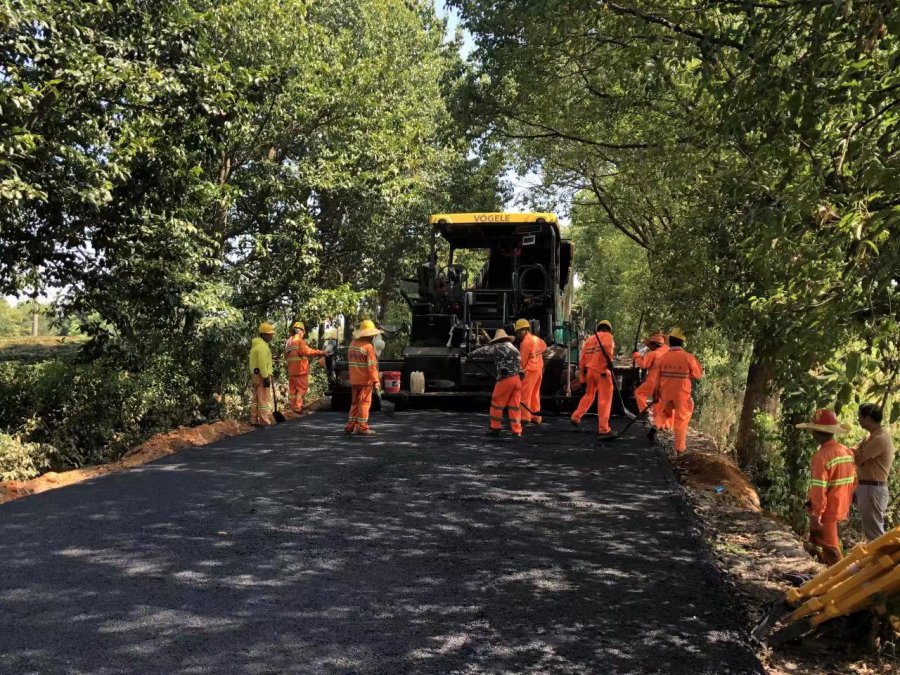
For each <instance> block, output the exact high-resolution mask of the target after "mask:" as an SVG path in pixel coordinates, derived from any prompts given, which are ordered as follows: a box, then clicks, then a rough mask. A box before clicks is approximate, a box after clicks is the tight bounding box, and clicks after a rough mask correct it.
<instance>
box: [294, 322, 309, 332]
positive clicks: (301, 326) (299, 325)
mask: <svg viewBox="0 0 900 675" xmlns="http://www.w3.org/2000/svg"><path fill="white" fill-rule="evenodd" d="M291 328H292V329H293V328H302V329H303V330H306V326H304V325H303V324H302V323H301V322H299V321H295V322H294V323H293V325H292V326H291Z"/></svg>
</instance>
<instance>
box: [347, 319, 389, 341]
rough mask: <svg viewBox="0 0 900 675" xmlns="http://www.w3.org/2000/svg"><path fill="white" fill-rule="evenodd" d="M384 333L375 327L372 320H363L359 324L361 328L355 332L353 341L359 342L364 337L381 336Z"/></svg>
mask: <svg viewBox="0 0 900 675" xmlns="http://www.w3.org/2000/svg"><path fill="white" fill-rule="evenodd" d="M383 332H384V331H383V330H381V329H380V328H376V327H375V322H374V321H372V319H363V320H362V321H361V322H360V323H359V328H357V329H356V330H355V331H353V339H354V340H358V339H359V338H362V337H372V336H373V335H381V334H382V333H383Z"/></svg>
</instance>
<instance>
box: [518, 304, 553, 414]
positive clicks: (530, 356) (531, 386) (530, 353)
mask: <svg viewBox="0 0 900 675" xmlns="http://www.w3.org/2000/svg"><path fill="white" fill-rule="evenodd" d="M516 335H518V336H519V357H520V366H521V369H522V370H523V371H525V379H524V380H522V406H521V413H520V414H521V419H522V424H540V423H541V422H542V421H543V419H542V418H541V382H542V381H543V379H544V352H545V351H547V343H546V342H544V341H543V340H542V339H541V338H539V337H538V336H537V335H535V334H534V333H532V332H531V324H530V323H528V319H519V320H518V321H516Z"/></svg>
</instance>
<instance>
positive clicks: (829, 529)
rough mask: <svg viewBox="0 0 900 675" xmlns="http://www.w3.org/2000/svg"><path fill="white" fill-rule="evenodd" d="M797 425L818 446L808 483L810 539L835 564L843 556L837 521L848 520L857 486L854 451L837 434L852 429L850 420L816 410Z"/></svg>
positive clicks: (823, 555)
mask: <svg viewBox="0 0 900 675" xmlns="http://www.w3.org/2000/svg"><path fill="white" fill-rule="evenodd" d="M797 428H798V429H807V430H809V431H811V432H812V435H813V439H814V440H815V441H816V443H818V444H819V449H818V450H816V454H815V455H813V458H812V475H811V476H810V477H811V479H812V480H811V481H810V486H809V499H808V500H807V502H806V508H807V509H808V511H809V543H810V544H812V545H813V546H814V547H815V548H816V550H817V554H818V557H819V559H820V560H821V561H822V562H823V563H825V564H826V565H833V564H834V563H836V562H837V561H838V560H840V559H841V558H843V557H844V553H843V551H842V550H841V540H840V539H838V532H837V524H838V523H839V522H840V521H842V520H847V515H848V514H849V513H850V503H851V501H853V491H854V489H856V464H855V463H854V461H853V453H852V452H850V450H848V449H847V448H846V447H845V446H843V445H841V444H840V443H838V442H837V441H836V440H835V439H834V436H835V434H843V433H846V432H848V431H850V425H849V424H841V423H839V422H838V419H837V416H836V415H835V414H834V413H833V412H832V411H830V410H817V411H816V412H815V414H814V415H813V417H812V420H811V421H809V422H803V423H801V424H798V425H797Z"/></svg>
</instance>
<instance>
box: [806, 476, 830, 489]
mask: <svg viewBox="0 0 900 675" xmlns="http://www.w3.org/2000/svg"><path fill="white" fill-rule="evenodd" d="M810 484H811V485H812V486H813V487H821V488H823V487H828V481H827V480H818V479H816V478H813V479H812V480H811V481H810Z"/></svg>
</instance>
